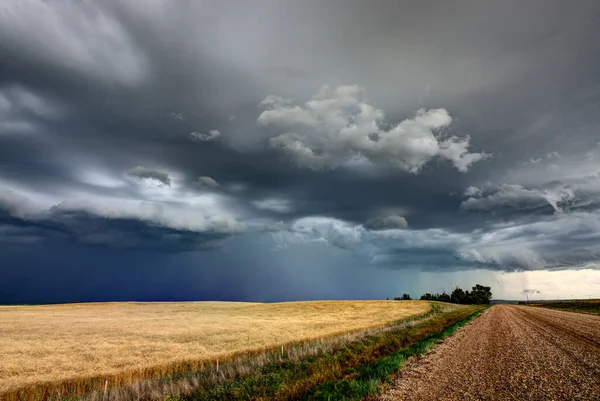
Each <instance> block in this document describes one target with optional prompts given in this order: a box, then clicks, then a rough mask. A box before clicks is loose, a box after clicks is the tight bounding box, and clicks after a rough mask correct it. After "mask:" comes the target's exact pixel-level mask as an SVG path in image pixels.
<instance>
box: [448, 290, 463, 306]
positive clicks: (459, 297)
mask: <svg viewBox="0 0 600 401" xmlns="http://www.w3.org/2000/svg"><path fill="white" fill-rule="evenodd" d="M465 297H466V295H465V292H464V290H463V289H462V288H460V287H456V288H455V289H454V291H452V294H450V302H452V303H453V304H464V303H465Z"/></svg>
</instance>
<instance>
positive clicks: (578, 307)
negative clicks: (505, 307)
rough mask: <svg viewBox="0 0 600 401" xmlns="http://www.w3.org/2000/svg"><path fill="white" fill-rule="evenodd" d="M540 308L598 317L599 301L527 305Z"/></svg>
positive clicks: (547, 302)
mask: <svg viewBox="0 0 600 401" xmlns="http://www.w3.org/2000/svg"><path fill="white" fill-rule="evenodd" d="M528 305H530V306H537V307H541V308H548V309H556V310H564V311H568V312H579V313H589V314H592V315H600V299H590V300H583V299H576V300H569V301H541V302H535V303H531V304H528Z"/></svg>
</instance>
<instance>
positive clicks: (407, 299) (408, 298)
mask: <svg viewBox="0 0 600 401" xmlns="http://www.w3.org/2000/svg"><path fill="white" fill-rule="evenodd" d="M411 299H412V298H411V297H410V295H409V294H402V300H403V301H410V300H411Z"/></svg>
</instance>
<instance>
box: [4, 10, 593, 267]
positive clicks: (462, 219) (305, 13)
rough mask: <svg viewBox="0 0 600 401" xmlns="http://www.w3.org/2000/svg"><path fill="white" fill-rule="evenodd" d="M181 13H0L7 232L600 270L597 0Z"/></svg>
mask: <svg viewBox="0 0 600 401" xmlns="http://www.w3.org/2000/svg"><path fill="white" fill-rule="evenodd" d="M166 4H167V3H165V2H161V1H156V2H152V3H148V4H145V5H144V7H141V6H139V5H137V4H135V3H132V2H121V1H117V0H114V1H106V2H102V3H90V2H83V3H76V4H75V3H74V4H68V5H67V4H64V3H53V2H38V1H30V0H27V1H8V2H6V4H4V5H3V7H2V9H1V10H0V48H1V49H2V51H3V54H5V57H2V59H1V60H0V120H1V121H0V188H2V190H3V191H5V190H6V192H5V193H4V195H5V196H4V197H2V198H1V199H3V200H2V202H3V216H4V217H3V219H2V222H1V223H0V236H2V241H9V240H10V241H13V242H17V243H19V242H21V243H28V242H29V241H34V240H37V239H41V238H44V237H45V236H49V235H51V233H60V235H58V237H60V238H67V239H70V240H73V239H78V240H77V241H81V242H85V243H94V244H97V245H111V246H113V245H114V244H116V243H118V244H120V246H124V247H126V246H129V247H133V248H136V247H141V248H144V249H146V248H154V247H156V248H160V249H164V250H166V249H171V250H175V251H183V250H190V249H199V248H203V247H204V248H205V247H212V246H214V245H217V244H218V243H220V242H221V241H222V240H224V239H226V238H228V237H229V236H231V235H236V234H240V233H242V232H243V231H244V229H246V230H247V231H260V232H263V234H261V235H272V236H275V237H277V238H279V240H280V241H282V242H281V243H282V244H284V243H285V244H288V245H290V246H293V243H294V241H316V242H323V243H326V244H329V245H331V246H333V247H337V248H342V249H345V250H346V251H347V252H355V253H356V255H357V257H358V258H359V260H360V263H363V261H365V260H366V261H370V262H371V263H374V264H378V265H381V266H385V267H390V268H397V267H413V266H414V267H422V268H427V269H432V270H435V269H440V270H441V269H448V270H452V269H465V268H469V267H484V268H489V269H494V270H503V269H505V270H515V269H542V268H560V267H566V268H576V267H577V266H582V265H586V264H588V265H589V264H593V263H595V262H596V261H597V257H598V249H597V247H596V246H595V241H596V240H597V235H598V233H599V232H600V228H599V227H598V225H597V224H596V223H597V221H598V216H599V211H598V210H599V207H598V202H597V200H596V199H598V195H599V194H600V186H599V181H598V174H599V173H600V170H599V169H600V161H599V159H598V157H597V152H596V151H595V150H594V149H596V146H597V143H598V135H597V132H598V126H597V125H598V122H597V115H598V111H599V110H600V79H599V78H598V76H597V71H598V68H599V67H600V57H598V56H599V55H600V54H599V53H600V52H599V48H598V46H597V41H596V40H595V38H596V37H597V36H598V35H599V34H600V32H599V28H597V24H594V23H593V22H594V20H595V19H596V18H598V17H600V7H598V5H597V2H594V1H581V2H579V3H578V6H577V7H573V6H572V5H569V4H567V3H565V2H560V1H546V0H544V1H542V0H539V1H531V2H528V3H527V4H523V3H522V2H517V1H506V2H472V1H458V2H453V4H440V2H427V1H425V2H417V1H415V2H405V3H403V4H399V3H397V2H394V1H383V0H382V1H375V2H369V3H368V4H366V3H364V2H359V1H332V2H327V3H323V2H317V1H307V2H297V3H294V2H290V3H289V4H286V6H285V7H273V4H272V3H271V2H268V1H258V2H253V3H252V4H250V3H243V2H237V3H236V2H234V3H226V2H225V3H219V4H213V5H211V6H207V5H205V4H201V3H194V4H191V5H186V4H184V3H181V4H179V3H177V4H172V3H171V4H169V6H166ZM507 26H511V29H510V30H507V29H506V27H507ZM324 84H325V85H328V86H326V87H322V85H324ZM303 102H304V103H303ZM232 116H235V118H232ZM23 133H27V134H28V135H21V134H23ZM4 134H8V135H4ZM491 155H493V157H491ZM132 166H138V167H134V168H133V169H132V168H131V167H132ZM127 178H129V179H127ZM132 178H133V179H132ZM147 181H150V183H148V182H147ZM151 181H156V182H158V183H160V184H161V185H158V186H153V185H150V184H152V183H151ZM147 184H148V185H147ZM9 189H10V190H11V192H10V194H11V195H6V194H9V192H7V191H8V190H9ZM20 193H21V194H24V198H23V199H28V201H22V202H21V201H19V200H16V198H15V196H16V197H17V198H18V196H19V195H18V194H20ZM15 194H17V195H15ZM19 199H20V198H19ZM40 205H43V207H42V206H40ZM52 206H55V207H52ZM40 211H44V212H43V213H42V212H40ZM32 213H33V214H32ZM40 213H41V214H40ZM94 227H97V228H94ZM265 232H267V233H268V234H267V233H265ZM18 238H20V239H18ZM265 251H270V249H267V250H265ZM346 251H345V252H346Z"/></svg>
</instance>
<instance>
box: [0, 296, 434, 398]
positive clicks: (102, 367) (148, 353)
mask: <svg viewBox="0 0 600 401" xmlns="http://www.w3.org/2000/svg"><path fill="white" fill-rule="evenodd" d="M429 309H430V304H429V303H427V302H421V301H402V302H397V301H314V302H287V303H275V304H260V303H233V302H185V303H90V304H71V305H47V306H5V307H0V322H2V324H0V360H2V364H1V365H0V396H1V394H2V393H5V394H6V393H14V392H15V391H17V390H19V389H27V388H28V387H37V388H40V387H47V386H50V385H54V386H55V387H57V386H60V384H61V383H63V382H69V383H70V388H73V383H79V384H78V385H77V386H75V387H77V388H80V389H81V390H85V389H88V388H89V386H88V385H87V384H86V382H90V381H91V380H92V379H94V378H102V377H107V378H108V377H111V378H113V379H114V380H117V381H118V382H121V383H124V382H127V381H129V380H133V379H140V378H143V377H150V376H156V375H161V374H165V373H169V372H171V371H176V370H177V367H178V365H181V366H182V367H183V368H194V367H197V366H201V365H202V363H203V362H205V361H211V360H212V361H214V360H215V359H217V358H227V357H231V356H233V355H236V354H242V353H250V352H254V351H260V350H264V349H269V348H273V347H276V346H279V345H283V344H288V343H293V342H300V341H304V340H309V339H315V338H320V337H327V336H332V335H335V334H339V333H345V332H350V331H356V330H361V329H366V328H373V327H379V326H383V325H386V324H388V323H390V322H393V321H398V320H401V319H405V318H408V317H411V316H415V315H419V314H423V313H426V312H427V311H428V310H429ZM22 394H24V393H22Z"/></svg>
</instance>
